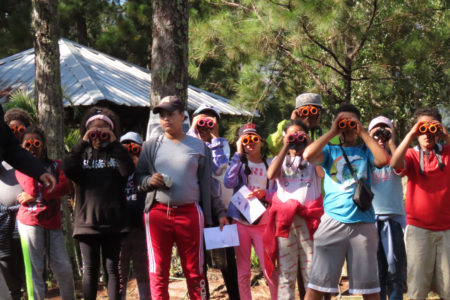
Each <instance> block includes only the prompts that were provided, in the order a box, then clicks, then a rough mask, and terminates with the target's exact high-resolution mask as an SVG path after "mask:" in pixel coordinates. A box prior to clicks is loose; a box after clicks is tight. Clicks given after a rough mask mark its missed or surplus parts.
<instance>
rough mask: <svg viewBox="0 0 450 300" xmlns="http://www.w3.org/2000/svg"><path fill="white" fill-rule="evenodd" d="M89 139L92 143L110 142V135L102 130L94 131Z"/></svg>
mask: <svg viewBox="0 0 450 300" xmlns="http://www.w3.org/2000/svg"><path fill="white" fill-rule="evenodd" d="M88 137H89V139H90V140H91V141H93V140H96V139H99V140H100V141H102V142H105V141H109V133H108V132H104V131H100V130H93V131H91V132H90V133H89V135H88Z"/></svg>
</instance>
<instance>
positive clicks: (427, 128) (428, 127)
mask: <svg viewBox="0 0 450 300" xmlns="http://www.w3.org/2000/svg"><path fill="white" fill-rule="evenodd" d="M418 131H419V133H420V134H427V133H428V134H436V133H437V132H438V131H439V125H437V124H434V123H422V124H420V125H419V128H418Z"/></svg>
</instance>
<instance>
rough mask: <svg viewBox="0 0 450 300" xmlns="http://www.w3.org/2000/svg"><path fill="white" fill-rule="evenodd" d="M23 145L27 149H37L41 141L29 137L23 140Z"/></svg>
mask: <svg viewBox="0 0 450 300" xmlns="http://www.w3.org/2000/svg"><path fill="white" fill-rule="evenodd" d="M24 146H25V149H27V150H30V149H31V147H34V148H36V149H39V148H41V147H42V142H41V141H40V140H37V139H29V140H27V141H26V142H25V144H24Z"/></svg>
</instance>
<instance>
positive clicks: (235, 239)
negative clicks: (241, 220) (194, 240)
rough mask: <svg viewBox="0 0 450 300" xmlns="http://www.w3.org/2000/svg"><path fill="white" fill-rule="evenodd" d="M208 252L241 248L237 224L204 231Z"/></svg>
mask: <svg viewBox="0 0 450 300" xmlns="http://www.w3.org/2000/svg"><path fill="white" fill-rule="evenodd" d="M203 232H204V238H205V247H206V250H211V249H216V248H225V247H234V246H239V236H238V232H237V226H236V224H232V225H225V226H223V230H222V231H220V227H209V228H205V229H203Z"/></svg>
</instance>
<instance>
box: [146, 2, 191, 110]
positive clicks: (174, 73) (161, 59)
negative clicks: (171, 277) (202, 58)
mask: <svg viewBox="0 0 450 300" xmlns="http://www.w3.org/2000/svg"><path fill="white" fill-rule="evenodd" d="M188 24H189V8H188V0H174V1H164V0H155V1H153V29H152V39H153V42H152V62H151V72H152V75H151V77H152V82H151V89H150V104H151V106H152V107H155V106H156V105H158V103H159V101H160V100H161V99H162V98H163V97H165V96H169V95H177V96H179V97H180V99H182V100H183V101H184V103H187V84H188V71H187V70H188Z"/></svg>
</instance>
